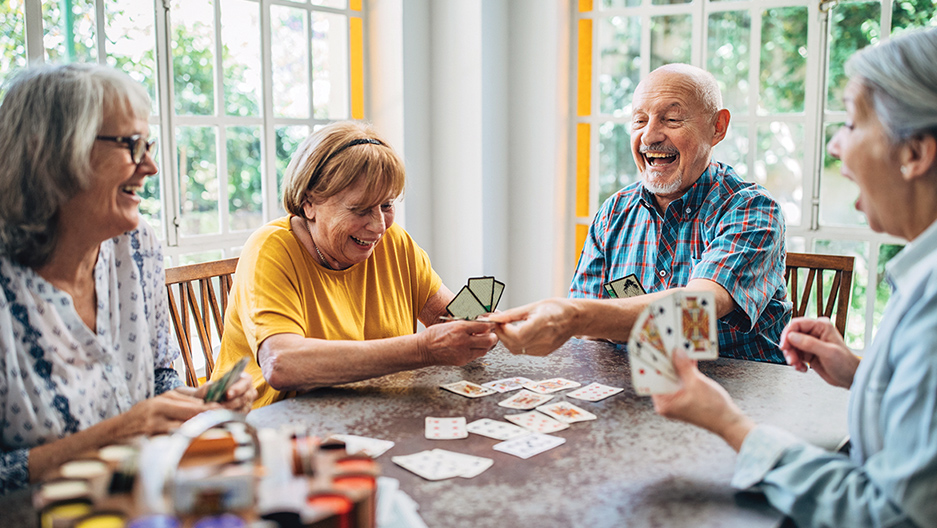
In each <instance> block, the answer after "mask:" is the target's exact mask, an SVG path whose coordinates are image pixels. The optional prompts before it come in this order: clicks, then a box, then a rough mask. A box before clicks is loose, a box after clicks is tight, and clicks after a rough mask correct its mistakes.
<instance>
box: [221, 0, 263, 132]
mask: <svg viewBox="0 0 937 528" xmlns="http://www.w3.org/2000/svg"><path fill="white" fill-rule="evenodd" d="M221 45H222V46H221V63H222V65H223V68H224V108H225V113H226V114H228V115H241V116H258V117H259V116H262V115H263V112H262V110H261V104H260V94H261V93H262V88H263V86H262V82H261V80H262V79H263V71H262V69H261V67H260V5H259V4H258V3H257V2H250V1H247V0H222V3H221Z"/></svg>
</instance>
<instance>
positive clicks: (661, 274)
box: [657, 270, 667, 277]
mask: <svg viewBox="0 0 937 528" xmlns="http://www.w3.org/2000/svg"><path fill="white" fill-rule="evenodd" d="M657 274H658V275H660V276H661V277H664V276H666V275H667V272H666V271H664V270H660V271H658V272H657Z"/></svg>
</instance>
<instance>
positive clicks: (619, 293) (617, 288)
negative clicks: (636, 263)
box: [605, 273, 647, 299]
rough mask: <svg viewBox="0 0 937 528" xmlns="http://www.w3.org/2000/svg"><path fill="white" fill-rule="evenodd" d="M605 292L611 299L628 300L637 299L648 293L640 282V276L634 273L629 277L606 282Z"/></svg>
mask: <svg viewBox="0 0 937 528" xmlns="http://www.w3.org/2000/svg"><path fill="white" fill-rule="evenodd" d="M605 291H606V292H608V294H609V297H612V298H614V299H627V298H628V297H637V296H638V295H644V294H646V293H647V292H646V291H644V287H642V286H641V283H640V282H638V276H637V275H635V274H634V273H632V274H631V275H628V276H627V277H622V278H620V279H615V280H613V281H609V282H606V283H605Z"/></svg>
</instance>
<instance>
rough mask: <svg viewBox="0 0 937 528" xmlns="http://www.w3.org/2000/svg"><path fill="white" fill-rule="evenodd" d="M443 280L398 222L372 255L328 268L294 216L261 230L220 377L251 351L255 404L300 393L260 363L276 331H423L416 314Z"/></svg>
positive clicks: (224, 345)
mask: <svg viewBox="0 0 937 528" xmlns="http://www.w3.org/2000/svg"><path fill="white" fill-rule="evenodd" d="M441 285H442V280H441V279H440V278H439V275H437V274H436V272H435V271H433V268H432V266H431V265H430V261H429V256H428V255H427V254H426V252H425V251H423V250H422V249H421V248H420V247H419V246H417V245H416V242H414V241H413V239H412V238H410V235H409V234H407V232H406V231H405V230H404V229H403V228H402V227H400V226H398V225H396V224H394V225H392V226H391V227H390V228H389V229H388V230H387V231H386V232H385V233H384V236H383V238H382V239H381V241H380V243H378V244H377V246H376V247H375V248H374V251H373V252H372V253H371V256H370V257H368V259H367V260H365V261H364V262H360V263H358V264H355V265H354V266H352V267H350V268H348V269H345V270H337V271H336V270H329V269H326V268H324V267H322V266H321V265H319V264H318V262H316V259H315V258H313V257H312V255H310V254H309V252H308V251H306V249H305V248H304V247H303V245H302V244H301V243H300V242H299V240H298V239H297V238H296V236H295V235H294V234H293V231H292V229H291V227H290V221H289V217H288V216H287V217H283V218H280V219H278V220H274V221H273V222H270V223H269V224H267V225H265V226H264V227H262V228H260V229H258V230H257V231H256V232H254V233H253V234H252V235H251V237H250V238H249V239H248V240H247V243H246V244H245V245H244V248H243V249H242V251H241V256H240V258H239V259H238V266H237V272H236V273H235V275H234V283H233V285H232V288H231V295H230V297H229V299H228V308H227V312H226V313H225V327H224V337H223V338H222V340H221V351H220V352H219V353H218V360H217V362H216V364H215V368H214V371H213V372H212V379H213V380H214V379H218V378H220V377H221V376H222V375H223V374H224V373H225V372H227V371H228V370H229V369H230V368H231V367H232V366H234V364H235V363H236V362H237V361H238V360H239V359H240V358H241V357H244V356H248V357H250V358H251V359H252V360H253V361H251V362H250V363H248V366H247V368H246V369H245V371H246V372H248V373H249V374H250V375H251V376H252V377H253V378H254V386H255V387H256V388H257V392H258V393H259V394H258V397H257V400H255V401H254V408H255V409H256V408H258V407H263V406H264V405H269V404H271V403H273V402H275V401H279V400H282V399H284V398H287V397H291V396H293V395H295V393H281V392H280V391H277V390H274V389H273V388H272V387H271V386H270V384H268V383H267V380H266V379H264V377H263V373H262V372H261V370H260V365H258V363H257V349H258V348H259V347H260V344H261V343H263V341H264V340H265V339H267V338H268V337H270V336H272V335H276V334H298V335H301V336H305V337H312V338H318V339H339V340H358V341H361V340H365V339H382V338H387V337H398V336H402V335H409V334H413V333H415V332H416V325H417V317H418V316H419V314H420V312H421V311H422V310H423V306H424V305H425V304H426V301H427V300H428V299H429V298H430V297H432V296H433V295H435V294H436V292H437V291H438V290H439V287H440V286H441Z"/></svg>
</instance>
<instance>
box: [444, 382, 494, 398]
mask: <svg viewBox="0 0 937 528" xmlns="http://www.w3.org/2000/svg"><path fill="white" fill-rule="evenodd" d="M440 387H442V388H444V389H446V390H447V391H452V392H454V393H456V394H460V395H462V396H465V397H467V398H481V397H482V396H488V395H489V394H495V393H496V392H497V391H495V390H493V389H488V388H485V387H482V386H481V385H479V384H477V383H472V382H471V381H465V380H462V381H456V382H455V383H447V384H445V385H440Z"/></svg>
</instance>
